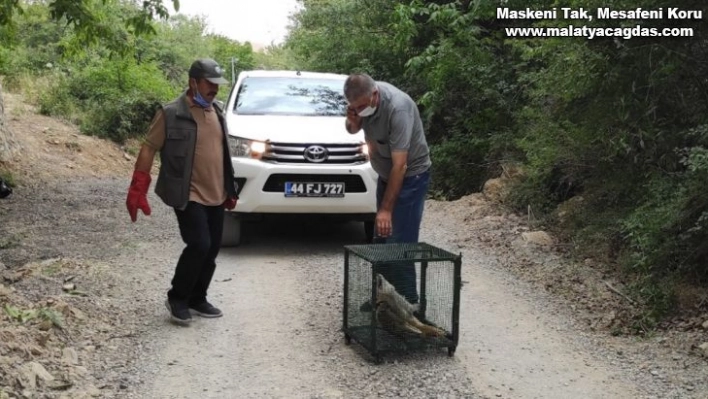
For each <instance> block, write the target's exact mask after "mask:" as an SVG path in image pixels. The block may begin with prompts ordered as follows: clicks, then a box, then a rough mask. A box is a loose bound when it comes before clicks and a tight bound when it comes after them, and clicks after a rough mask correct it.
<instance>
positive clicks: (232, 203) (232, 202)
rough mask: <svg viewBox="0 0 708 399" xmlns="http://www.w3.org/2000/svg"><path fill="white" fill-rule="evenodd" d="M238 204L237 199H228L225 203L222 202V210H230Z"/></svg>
mask: <svg viewBox="0 0 708 399" xmlns="http://www.w3.org/2000/svg"><path fill="white" fill-rule="evenodd" d="M237 202H238V197H230V198H227V199H226V201H224V208H225V209H228V210H232V209H234V208H236V203H237Z"/></svg>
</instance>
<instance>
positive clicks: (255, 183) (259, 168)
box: [231, 158, 377, 214]
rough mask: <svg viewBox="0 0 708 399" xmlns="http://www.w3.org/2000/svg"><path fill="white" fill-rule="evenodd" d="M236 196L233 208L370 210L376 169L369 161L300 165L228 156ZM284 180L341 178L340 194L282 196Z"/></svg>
mask: <svg viewBox="0 0 708 399" xmlns="http://www.w3.org/2000/svg"><path fill="white" fill-rule="evenodd" d="M231 161H232V164H233V167H234V171H235V176H234V178H235V180H236V182H237V183H238V184H239V192H238V196H239V200H238V204H237V205H236V208H234V210H233V212H236V213H273V214H374V213H376V179H377V175H376V172H374V170H373V169H372V168H371V164H370V163H368V162H367V163H363V164H358V165H330V164H327V165H323V164H319V165H301V164H278V163H269V162H263V161H260V160H257V159H249V158H232V159H231ZM285 181H299V182H312V181H314V182H344V183H345V193H344V197H341V198H293V197H286V196H285V191H284V188H283V185H284V182H285Z"/></svg>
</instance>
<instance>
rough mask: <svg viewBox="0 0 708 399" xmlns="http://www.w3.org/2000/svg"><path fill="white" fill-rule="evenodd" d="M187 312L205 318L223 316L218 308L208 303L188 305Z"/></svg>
mask: <svg viewBox="0 0 708 399" xmlns="http://www.w3.org/2000/svg"><path fill="white" fill-rule="evenodd" d="M189 310H190V311H191V312H192V313H194V314H196V315H199V316H202V317H207V318H214V317H221V316H223V315H224V314H223V313H222V312H221V310H219V308H217V307H215V306H214V305H212V304H210V303H209V302H202V303H200V304H199V305H189Z"/></svg>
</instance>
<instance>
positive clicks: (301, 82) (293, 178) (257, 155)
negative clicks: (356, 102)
mask: <svg viewBox="0 0 708 399" xmlns="http://www.w3.org/2000/svg"><path fill="white" fill-rule="evenodd" d="M345 79H346V76H345V75H338V74H328V73H314V72H299V71H244V72H241V73H240V74H239V76H238V79H237V81H236V84H235V85H234V87H233V89H232V90H231V93H230V94H229V98H228V100H227V102H226V104H224V108H225V115H226V123H227V126H228V130H229V135H230V137H229V146H230V150H231V156H232V163H233V166H234V171H235V176H234V179H235V181H236V183H237V184H238V189H237V190H238V196H239V200H238V204H237V206H236V208H234V210H233V211H232V212H228V213H227V215H226V218H225V221H224V237H223V240H222V245H223V246H234V245H238V244H239V243H240V242H241V235H242V234H241V224H242V223H241V222H242V221H244V220H249V219H261V218H263V217H264V216H276V217H277V216H278V215H285V214H299V215H301V216H303V217H313V218H314V217H316V218H318V219H324V220H326V219H325V218H323V216H331V217H333V218H332V219H336V218H339V219H342V218H344V219H347V220H355V221H361V222H363V224H364V229H365V233H366V238H367V240H369V241H370V240H371V238H372V236H373V220H374V218H375V216H376V179H377V175H376V173H375V172H374V171H373V169H372V168H371V164H370V163H369V157H368V148H367V145H366V142H365V141H364V133H363V131H362V132H359V133H357V134H349V132H347V131H346V129H345V127H344V120H345V114H346V101H345V99H344V95H343V86H344V80H345Z"/></svg>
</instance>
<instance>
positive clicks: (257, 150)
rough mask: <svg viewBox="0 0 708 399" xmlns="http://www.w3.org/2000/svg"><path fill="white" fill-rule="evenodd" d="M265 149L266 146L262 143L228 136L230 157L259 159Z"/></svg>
mask: <svg viewBox="0 0 708 399" xmlns="http://www.w3.org/2000/svg"><path fill="white" fill-rule="evenodd" d="M267 149H268V146H267V145H266V143H265V142H263V141H255V140H248V139H244V138H241V137H234V136H229V150H230V151H231V156H232V157H240V158H256V159H260V158H261V157H262V156H263V153H264V152H266V150H267Z"/></svg>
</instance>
